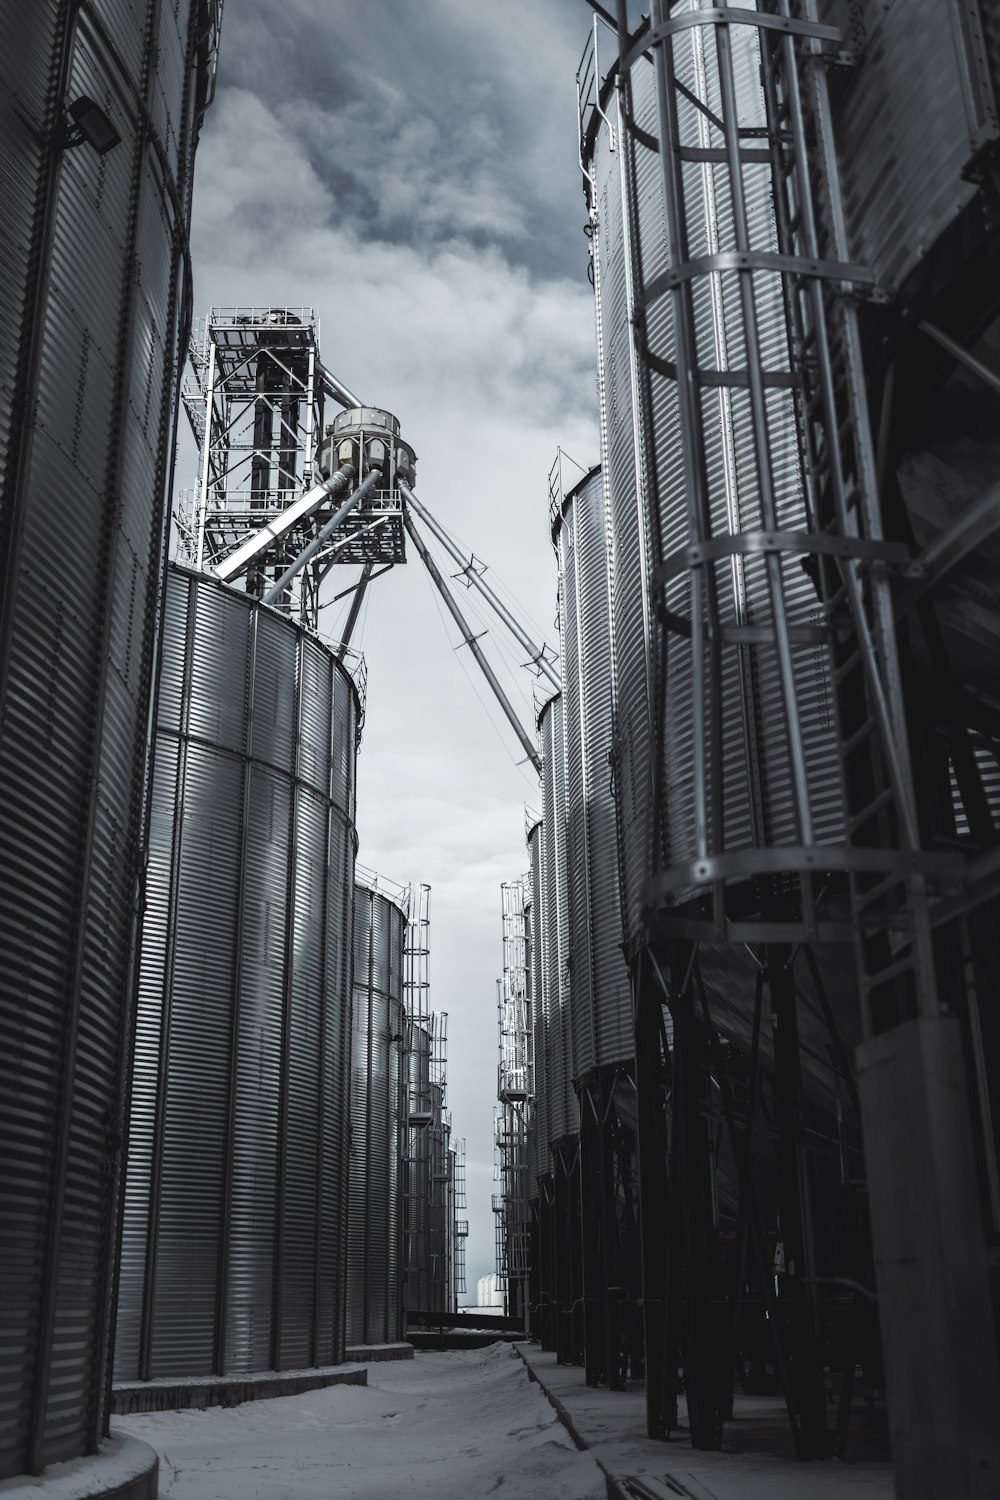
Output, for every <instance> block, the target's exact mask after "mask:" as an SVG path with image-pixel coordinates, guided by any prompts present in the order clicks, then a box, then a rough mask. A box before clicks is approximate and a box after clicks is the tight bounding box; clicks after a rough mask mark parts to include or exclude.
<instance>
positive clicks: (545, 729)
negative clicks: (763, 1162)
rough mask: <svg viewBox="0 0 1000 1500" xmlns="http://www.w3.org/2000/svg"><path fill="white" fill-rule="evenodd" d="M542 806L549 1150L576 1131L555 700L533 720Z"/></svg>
mask: <svg viewBox="0 0 1000 1500" xmlns="http://www.w3.org/2000/svg"><path fill="white" fill-rule="evenodd" d="M538 729H539V736H540V739H541V745H542V791H543V799H544V803H545V818H544V828H545V940H544V952H543V965H544V968H543V974H542V985H543V989H542V1009H543V1012H544V1017H545V1030H546V1041H547V1061H548V1079H547V1093H548V1131H549V1144H550V1146H552V1145H555V1144H556V1142H558V1141H560V1140H561V1139H562V1138H563V1137H565V1136H571V1135H575V1134H576V1132H577V1131H578V1130H579V1128H580V1119H579V1111H578V1108H577V1102H576V1094H575V1093H574V1090H573V1079H574V1077H575V1073H574V1064H573V1034H572V1018H571V1010H570V988H569V976H570V946H569V871H568V867H567V855H566V832H567V822H566V747H565V736H564V730H563V699H562V695H561V694H558V693H557V694H556V696H555V697H554V698H551V699H550V700H549V702H548V703H546V705H545V707H544V708H543V709H542V712H541V714H540V715H539V719H538Z"/></svg>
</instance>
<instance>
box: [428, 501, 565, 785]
mask: <svg viewBox="0 0 1000 1500" xmlns="http://www.w3.org/2000/svg"><path fill="white" fill-rule="evenodd" d="M403 525H404V526H405V527H406V530H407V532H408V533H409V536H410V539H411V541H412V542H413V545H414V546H415V547H416V549H417V551H418V553H419V554H420V560H421V562H422V563H423V565H424V567H425V568H426V569H427V571H428V573H429V574H430V576H431V579H432V581H433V583H434V586H435V588H436V589H437V591H438V593H439V594H440V595H441V598H442V599H443V600H444V602H445V604H446V605H447V607H448V611H449V613H450V614H451V617H452V619H453V620H454V621H455V624H456V625H457V626H458V628H459V630H460V631H461V633H462V639H463V640H464V642H465V644H466V645H467V646H468V648H469V650H470V651H471V652H472V654H473V656H474V657H475V659H476V664H477V666H478V667H479V670H480V671H481V672H482V674H483V676H484V677H485V678H486V681H487V682H488V683H489V685H490V689H491V691H492V693H493V696H494V698H496V700H497V702H498V703H499V705H500V707H501V708H502V709H503V712H504V715H505V717H506V719H507V722H508V724H509V725H510V727H511V728H512V729H513V731H514V733H515V734H516V735H517V737H518V739H519V741H520V742H521V748H522V749H523V750H524V752H525V754H526V755H527V757H528V759H529V760H530V761H531V764H532V765H533V766H534V768H535V770H536V771H537V772H538V774H539V776H541V774H542V758H541V756H540V755H539V753H538V751H537V749H536V748H535V746H534V744H533V743H532V741H531V739H530V737H529V736H528V733H527V731H526V729H525V728H524V726H523V724H522V723H521V721H520V719H519V718H518V716H517V713H516V711H515V709H514V707H513V705H512V704H511V702H510V699H509V698H508V697H507V694H506V693H505V692H504V690H503V688H502V687H501V686H500V683H499V680H498V679H497V675H496V673H495V672H494V670H493V668H492V667H491V666H490V664H489V662H488V661H487V659H486V657H485V655H484V654H483V650H482V647H481V646H480V644H479V641H478V640H477V638H476V636H475V634H474V633H473V631H472V630H471V629H470V627H469V625H468V624H467V623H466V619H465V616H464V615H463V614H462V611H461V610H460V609H459V607H458V605H457V604H456V603H455V601H454V599H453V598H452V596H451V591H450V590H449V588H448V585H447V584H446V583H445V581H444V579H443V578H442V576H441V571H440V569H439V568H438V566H437V563H436V562H435V561H434V559H433V558H432V557H431V555H430V553H429V552H428V550H427V547H426V546H425V544H424V539H423V537H422V536H421V535H420V534H419V532H418V531H417V529H416V527H415V526H414V524H413V522H412V520H411V519H410V513H409V511H404V512H403Z"/></svg>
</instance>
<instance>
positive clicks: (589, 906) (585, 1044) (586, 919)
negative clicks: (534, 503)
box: [555, 469, 634, 1078]
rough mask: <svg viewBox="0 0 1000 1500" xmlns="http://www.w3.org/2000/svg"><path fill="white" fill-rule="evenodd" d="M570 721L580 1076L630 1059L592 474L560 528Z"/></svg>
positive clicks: (601, 561)
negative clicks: (608, 1064) (609, 760)
mask: <svg viewBox="0 0 1000 1500" xmlns="http://www.w3.org/2000/svg"><path fill="white" fill-rule="evenodd" d="M555 536H556V545H557V547H558V551H559V563H560V611H559V615H560V622H561V628H560V638H561V660H562V673H563V703H564V705H565V721H566V787H567V825H568V837H567V852H568V883H569V903H570V922H569V943H570V954H571V957H572V962H571V964H570V975H569V983H570V997H571V1005H572V1013H573V1027H572V1031H573V1061H574V1067H575V1075H576V1077H577V1078H580V1077H582V1076H583V1075H584V1074H585V1073H587V1072H588V1071H589V1070H590V1069H591V1068H593V1067H595V1066H603V1065H604V1064H605V1063H613V1062H620V1061H624V1060H626V1059H628V1058H629V1057H631V1056H632V1055H633V1052H634V1045H633V1034H632V1009H631V998H630V992H629V985H628V971H627V969H626V966H625V963H624V961H623V958H622V952H621V941H622V919H621V900H620V887H619V878H618V876H619V872H618V851H617V841H616V834H615V805H614V798H613V794H612V789H611V784H610V770H609V766H608V756H609V753H610V752H611V749H612V743H613V726H612V679H611V614H610V599H609V570H608V550H607V523H606V511H605V494H604V483H603V476H602V474H601V471H600V470H599V469H598V470H595V471H594V472H593V473H591V474H590V475H589V476H588V477H587V478H586V479H585V480H583V481H582V482H581V483H580V484H579V485H578V486H577V487H576V488H575V489H574V490H573V491H572V492H571V493H570V495H569V496H568V497H567V500H566V503H565V506H564V509H563V514H562V517H561V519H560V523H559V524H558V526H557V528H556V532H555Z"/></svg>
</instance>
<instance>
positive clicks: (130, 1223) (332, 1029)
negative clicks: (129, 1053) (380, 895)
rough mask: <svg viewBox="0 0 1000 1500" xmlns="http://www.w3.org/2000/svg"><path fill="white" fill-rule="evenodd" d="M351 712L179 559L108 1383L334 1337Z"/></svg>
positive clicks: (334, 676)
mask: <svg viewBox="0 0 1000 1500" xmlns="http://www.w3.org/2000/svg"><path fill="white" fill-rule="evenodd" d="M358 717H359V703H358V695H357V691H356V688H355V686H354V684H353V682H352V681H351V678H350V677H349V676H348V674H347V672H346V671H345V670H344V668H343V667H342V666H341V665H340V664H339V662H338V661H337V660H336V659H335V656H334V654H333V652H332V651H331V650H330V649H329V648H328V647H327V646H325V645H324V644H323V643H322V642H320V641H319V640H318V639H317V638H316V637H315V636H313V635H312V634H311V633H310V632H308V631H307V630H305V629H304V628H302V627H301V626H298V625H297V624H295V623H294V622H293V621H291V620H290V619H289V618H288V617H287V616H285V615H282V614H280V613H279V612H278V611H276V610H272V609H269V608H267V607H266V606H264V605H262V604H261V603H260V602H259V601H257V600H255V599H254V598H252V597H251V596H249V595H247V594H244V593H240V592H237V591H236V590H235V589H231V588H229V587H227V586H225V585H223V584H221V583H219V582H218V580H216V579H213V578H211V577H210V576H208V575H207V574H204V573H198V572H195V571H193V570H188V569H186V568H181V567H178V566H176V565H171V567H170V570H169V574H168V580H167V596H166V610H165V615H164V625H163V660H162V666H161V672H160V683H159V694H158V711H157V720H156V751H155V763H154V776H153V785H152V820H151V836H150V845H149V865H148V871H147V878H146V891H145V915H144V920H143V938H142V950H141V959H140V976H139V1005H138V1017H137V1035H136V1052H135V1064H134V1072H133V1086H132V1105H131V1116H130V1120H129V1139H128V1168H127V1174H126V1183H125V1228H124V1238H123V1246H122V1270H121V1289H120V1296H119V1305H118V1333H117V1342H116V1350H115V1373H116V1377H117V1378H118V1379H119V1380H122V1379H133V1380H134V1379H136V1378H138V1379H140V1380H148V1379H153V1378H156V1377H158V1376H164V1377H165V1376H186V1377H195V1376H200V1375H213V1374H229V1373H240V1374H242V1373H249V1372H251V1371H257V1370H280V1369H300V1368H302V1367H305V1366H316V1365H329V1364H335V1363H337V1362H338V1361H340V1360H342V1359H343V1357H344V1347H345V1329H344V1297H345V1281H346V1264H345V1261H346V1227H347V1214H346V1208H347V1173H348V1149H349V1141H348V1137H349V1129H350V1117H349V1088H350V1069H351V1035H350V1015H351V996H350V979H351V937H352V934H351V910H352V903H353V897H354V856H355V849H356V835H355V831H354V769H355V751H356V738H357V727H358Z"/></svg>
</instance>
